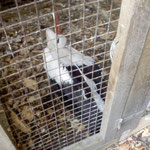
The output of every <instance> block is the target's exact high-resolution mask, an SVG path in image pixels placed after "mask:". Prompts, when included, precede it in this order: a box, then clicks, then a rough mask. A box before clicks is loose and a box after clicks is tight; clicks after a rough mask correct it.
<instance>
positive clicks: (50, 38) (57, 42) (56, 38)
mask: <svg viewBox="0 0 150 150" xmlns="http://www.w3.org/2000/svg"><path fill="white" fill-rule="evenodd" d="M53 18H54V20H55V25H56V33H54V32H53V31H52V30H50V29H47V30H46V38H47V46H48V48H49V49H50V50H57V48H63V47H64V46H65V45H66V42H67V39H66V37H65V36H64V35H62V34H61V29H60V26H59V17H58V13H57V9H56V5H54V13H53Z"/></svg>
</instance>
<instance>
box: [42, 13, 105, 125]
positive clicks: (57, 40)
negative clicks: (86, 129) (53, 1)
mask: <svg viewBox="0 0 150 150" xmlns="http://www.w3.org/2000/svg"><path fill="white" fill-rule="evenodd" d="M55 21H56V33H55V32H53V31H52V30H50V29H46V39H47V47H46V48H45V49H44V55H43V59H44V68H45V70H46V71H47V73H48V76H49V78H50V79H51V80H52V82H53V83H54V84H55V85H54V86H52V90H53V91H57V94H58V95H60V96H62V94H63V99H64V101H65V102H64V103H65V106H69V109H73V108H74V112H75V113H76V115H75V117H76V118H77V119H82V122H86V121H88V120H90V125H92V123H93V122H94V121H96V116H98V114H102V112H103V111H104V101H103V100H102V98H101V96H100V88H101V82H102V78H101V75H102V74H101V70H100V68H99V66H98V65H97V64H95V60H94V59H93V58H92V57H89V56H85V55H84V54H82V53H80V52H79V51H77V50H76V49H74V48H73V47H71V46H68V45H67V44H66V43H67V39H66V37H65V36H64V35H63V34H61V30H60V27H59V26H58V15H57V13H55ZM97 109H98V112H97ZM97 113H98V114H97ZM85 118H86V119H85ZM91 128H92V126H91Z"/></svg>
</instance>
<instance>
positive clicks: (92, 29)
mask: <svg viewBox="0 0 150 150" xmlns="http://www.w3.org/2000/svg"><path fill="white" fill-rule="evenodd" d="M0 4H1V11H0V35H1V36H0V38H1V40H0V67H1V68H0V98H1V105H2V107H3V110H4V112H5V114H6V116H7V119H8V123H9V126H10V127H9V132H11V133H12V135H13V139H14V142H15V145H16V147H17V148H18V149H30V150H31V149H33V150H34V149H38V150H47V149H62V148H63V147H65V146H69V145H70V144H73V143H76V142H78V141H81V140H83V139H85V138H87V137H89V136H92V135H94V134H97V133H99V132H100V126H101V121H102V113H100V112H99V110H98V108H96V104H95V102H94V101H92V98H89V99H86V100H85V99H84V96H83V95H79V96H77V97H76V99H78V98H79V99H81V100H80V101H75V100H74V99H73V98H71V99H65V98H64V97H67V95H65V94H64V92H63V91H64V90H67V89H71V90H70V93H68V94H72V95H73V94H74V93H75V92H76V91H74V87H73V85H69V86H67V87H64V86H60V88H59V89H57V90H56V89H55V90H54V88H53V87H55V86H57V85H58V84H57V83H56V82H54V81H53V80H52V79H51V78H50V77H49V75H48V72H47V70H48V68H47V70H45V69H44V67H43V65H44V61H43V51H44V48H45V47H46V45H47V41H46V35H45V31H46V29H47V28H50V29H52V30H53V31H54V32H56V23H55V19H54V18H53V14H54V11H55V9H54V5H56V7H57V13H58V16H59V26H60V28H61V30H62V34H63V35H65V37H66V38H67V45H68V47H69V48H70V55H71V56H72V55H73V54H72V52H71V47H73V48H75V49H76V50H78V51H79V52H81V53H83V54H84V55H87V56H90V57H92V58H93V59H94V60H95V63H94V65H96V64H97V65H98V66H99V70H98V71H101V80H100V81H99V82H98V83H96V85H98V86H100V91H99V94H100V96H101V97H102V99H103V100H104V101H105V96H106V93H107V83H108V78H109V72H110V67H111V61H110V56H109V49H110V45H111V43H112V40H113V39H114V37H115V35H116V30H117V24H118V19H119V12H120V4H121V2H120V1H117V0H81V1H79V0H72V1H71V0H59V1H58V0H55V1H54V0H34V1H33V0H32V1H28V0H14V1H13V0H6V1H4V2H0ZM57 50H59V49H58V47H57ZM45 55H46V54H45ZM47 55H48V54H47ZM64 57H65V56H64ZM71 58H72V57H71ZM57 59H58V60H60V59H61V58H60V57H59V56H58V58H57ZM94 65H92V66H91V67H92V72H89V73H91V75H92V80H94V79H96V78H97V79H98V78H99V77H94V73H95V72H96V70H94ZM59 67H60V66H59ZM80 67H81V69H82V70H84V69H85V70H86V67H87V66H85V65H83V62H82V66H80ZM59 69H60V68H59ZM75 71H76V70H75V69H74V68H73V64H72V63H71V71H70V72H71V76H73V73H74V72H75ZM56 76H57V75H56ZM80 76H81V75H79V76H76V77H74V78H76V79H77V78H79V77H80ZM60 80H62V79H61V76H60ZM84 85H85V81H84V79H83V78H82V80H81V83H78V84H75V85H74V86H80V87H81V89H82V90H83V91H84V90H86V89H87V87H84ZM58 92H61V94H60V95H59V94H58ZM93 92H94V91H92V92H91V91H90V92H89V93H86V94H91V96H93ZM85 101H88V103H85ZM84 109H87V110H88V111H87V112H88V113H87V114H85V113H84V111H86V110H84ZM76 116H78V117H76ZM77 118H78V119H77Z"/></svg>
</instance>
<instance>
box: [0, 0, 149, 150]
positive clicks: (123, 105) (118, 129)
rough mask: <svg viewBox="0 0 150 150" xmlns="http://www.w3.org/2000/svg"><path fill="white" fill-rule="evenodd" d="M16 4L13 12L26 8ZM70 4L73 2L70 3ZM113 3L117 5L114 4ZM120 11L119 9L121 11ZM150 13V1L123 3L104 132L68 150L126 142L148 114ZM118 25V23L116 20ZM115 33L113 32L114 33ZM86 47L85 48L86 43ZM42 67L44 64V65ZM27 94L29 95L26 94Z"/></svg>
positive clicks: (8, 41)
mask: <svg viewBox="0 0 150 150" xmlns="http://www.w3.org/2000/svg"><path fill="white" fill-rule="evenodd" d="M116 1H117V0H114V2H116ZM15 2H16V6H17V8H12V9H11V10H15V9H19V8H22V7H24V6H18V5H17V0H16V1H15ZM68 2H69V3H70V1H69V0H68ZM96 2H99V1H96ZM111 2H112V3H113V1H111ZM53 3H54V2H53ZM31 4H34V5H35V8H36V7H37V3H36V1H35V2H32V3H29V4H26V6H29V5H31ZM82 6H83V9H85V8H84V4H82ZM68 8H69V9H68V11H69V14H70V6H69V7H68ZM53 10H54V9H53ZM113 10H115V9H113V8H112V5H111V10H110V17H109V20H107V23H105V24H107V25H108V26H110V23H112V21H111V19H110V18H111V13H112V11H113ZM116 10H118V8H117V9H116ZM4 12H6V11H2V12H0V14H2V13H4ZM58 12H59V10H58ZM149 14H150V2H149V0H142V1H141V0H132V1H130V0H123V1H122V6H121V13H120V19H119V25H118V30H117V40H118V44H117V45H116V48H115V54H114V58H113V63H112V66H111V72H110V78H109V85H108V92H107V97H106V104H105V112H104V116H103V121H102V127H101V132H100V133H99V134H96V135H93V136H92V137H89V138H87V139H85V140H83V139H82V140H81V141H80V142H78V143H76V144H73V145H71V146H68V147H65V148H64V149H74V150H75V149H86V150H87V149H89V150H90V149H92V148H94V149H98V148H99V147H101V148H102V147H104V145H107V144H108V143H113V142H114V141H117V140H119V139H120V140H123V139H124V138H126V137H127V136H128V135H130V133H131V131H133V129H135V128H136V126H137V125H138V123H139V120H140V118H141V117H142V115H143V114H144V111H145V108H146V106H147V104H148V99H149V95H148V91H149V87H150V85H149V81H150V77H149V72H150V66H149V65H147V64H148V63H149V62H150V57H149V56H150V54H149V48H150V47H149V42H150V31H149V29H150V22H149V20H150V16H149ZM36 15H37V19H39V18H40V17H41V16H39V15H38V9H36ZM46 15H49V14H46ZM98 15H99V12H97V13H96V16H97V18H98ZM19 19H20V22H19V23H18V24H20V23H21V24H22V23H24V22H25V21H22V20H21V17H19ZM80 19H83V22H84V19H85V17H84V16H83V18H80ZM31 20H32V19H31ZM97 21H98V20H97ZM114 22H116V20H115V21H114ZM143 22H144V23H143ZM69 23H71V20H69ZM64 24H65V23H63V24H60V25H64ZM14 25H16V24H14ZM97 25H98V22H96V26H95V27H96V32H97V28H98V26H97ZM102 25H104V24H102ZM10 26H11V27H12V26H13V25H10ZM10 26H9V27H10ZM38 26H39V31H36V32H35V33H37V32H40V33H41V32H42V29H41V28H40V23H39V24H38ZM55 26H56V25H55V24H54V26H52V27H55ZM6 28H8V27H6V26H5V25H3V30H4V32H5V35H6V43H8V45H9V47H10V50H11V46H10V41H11V40H9V39H8V37H7V32H6ZM90 28H91V27H90ZM22 30H24V29H22ZM79 32H81V31H77V32H76V33H79ZM113 32H115V31H112V33H113ZM110 33H111V32H109V27H108V31H107V32H106V34H104V35H106V36H107V35H108V34H110ZM68 35H69V36H70V41H71V39H72V38H71V36H72V33H69V34H68ZM26 36H27V35H25V34H24V36H23V37H26ZM95 36H96V37H98V36H97V33H95ZM101 36H103V35H100V36H99V37H101ZM90 39H92V38H90ZM90 39H88V40H90ZM93 39H94V38H93ZM95 40H96V39H95ZM80 42H82V41H80ZM95 42H96V41H95ZM4 43H5V42H1V43H0V44H4ZM77 43H79V42H77ZM108 43H110V42H108V41H107V40H106V42H105V43H104V44H102V45H105V51H104V54H106V53H108V52H107V51H106V44H108ZM38 44H42V45H43V47H44V41H42V42H40V43H37V44H35V45H38ZM73 44H75V43H72V42H71V43H70V46H72V45H73ZM35 45H34V46H35ZM32 46H33V45H32ZM98 46H99V45H98ZM82 47H83V48H84V43H83V45H82ZM95 48H96V47H94V49H95ZM18 51H20V50H18ZM12 54H14V52H12ZM40 55H41V54H40ZM2 57H4V56H2ZM29 60H31V57H29ZM105 61H107V59H105V58H104V61H103V62H102V63H103V69H106V68H104V62H105ZM42 64H43V63H41V64H40V65H42ZM12 65H14V64H12ZM5 67H8V66H5ZM5 67H4V68H5ZM4 68H2V69H4ZM31 68H34V66H31ZM19 72H20V71H19ZM17 73H18V72H17ZM42 73H43V72H42ZM31 77H32V76H31ZM33 77H34V78H35V80H36V77H35V76H34V75H33ZM1 80H6V81H7V79H6V77H4V78H2V79H1ZM36 81H37V80H36ZM18 82H19V81H18ZM16 83H17V82H16ZM38 83H39V82H38V81H37V84H38ZM13 84H14V83H13ZM9 86H10V85H9ZM9 86H8V84H7V87H9ZM7 87H4V88H7ZM49 87H50V83H49ZM46 88H47V87H46ZM37 92H38V93H39V92H40V91H39V90H37ZM33 93H34V92H33ZM11 94H13V93H11ZM30 94H31V93H30ZM26 95H28V94H27V93H26ZM4 96H6V95H4ZM4 96H2V97H1V98H3V97H4ZM19 98H20V97H19ZM41 98H42V97H40V99H41ZM53 105H54V104H53ZM64 115H65V113H64ZM45 116H46V114H45ZM55 118H56V117H55ZM22 120H23V119H22ZM34 121H35V122H36V121H37V120H34ZM56 124H57V123H56ZM45 127H47V128H48V123H47V122H46V125H45ZM57 130H58V129H57ZM16 132H17V131H16ZM39 132H40V130H39ZM58 135H59V133H58ZM39 138H40V139H41V141H43V136H42V135H39ZM48 138H51V136H50V134H49V133H48ZM44 140H45V139H44ZM66 140H67V141H69V139H67V137H66ZM73 141H74V143H75V141H76V140H75V139H74V140H73ZM58 142H59V144H58V147H59V148H60V147H61V142H60V141H59V139H58ZM53 146H54V145H51V146H49V145H47V148H49V147H53ZM33 148H37V147H36V146H35V147H33ZM44 148H45V149H46V146H45V145H43V149H44Z"/></svg>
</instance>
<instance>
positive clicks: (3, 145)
mask: <svg viewBox="0 0 150 150" xmlns="http://www.w3.org/2000/svg"><path fill="white" fill-rule="evenodd" d="M0 150H16V148H15V147H14V145H13V144H12V142H11V140H10V139H9V137H8V136H7V134H6V133H5V131H4V130H3V128H2V126H1V125H0Z"/></svg>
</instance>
